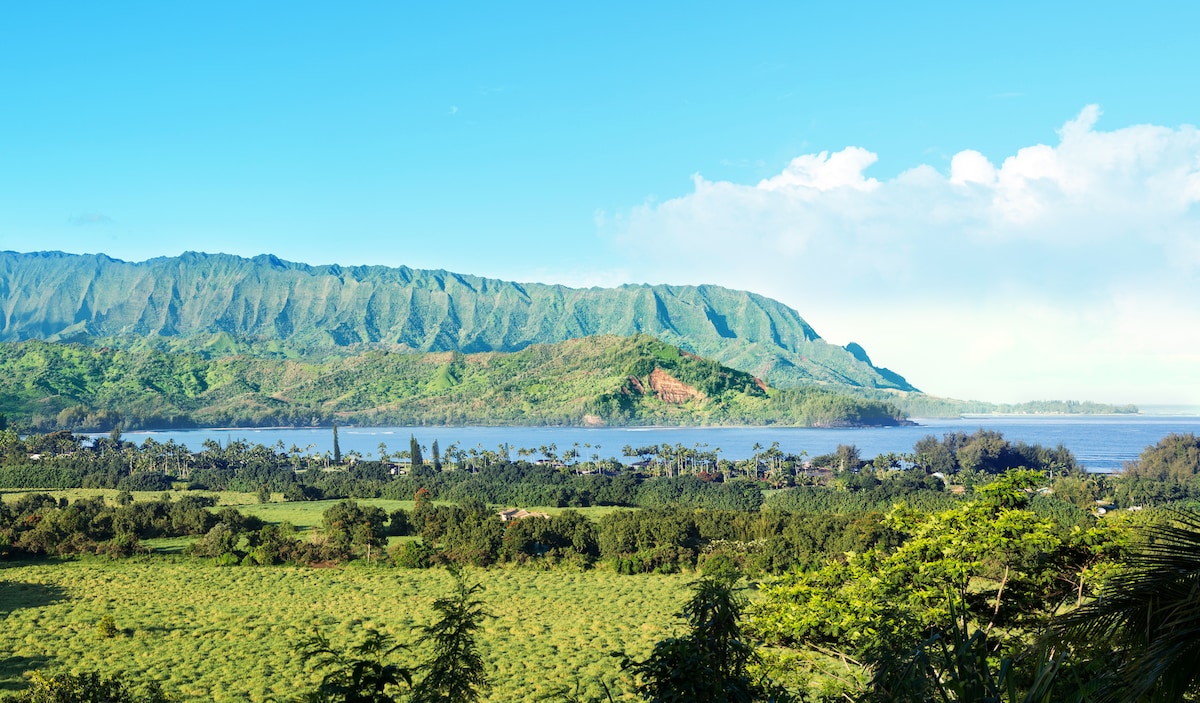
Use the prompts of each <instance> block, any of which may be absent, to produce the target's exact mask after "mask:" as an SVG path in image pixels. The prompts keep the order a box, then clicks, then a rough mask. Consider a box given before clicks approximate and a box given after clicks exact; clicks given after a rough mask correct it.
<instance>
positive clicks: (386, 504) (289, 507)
mask: <svg viewBox="0 0 1200 703" xmlns="http://www.w3.org/2000/svg"><path fill="white" fill-rule="evenodd" d="M118 492H119V491H115V490H112V489H106V488H73V489H69V490H62V491H50V490H46V491H36V490H0V500H3V501H4V502H6V503H12V502H15V501H16V500H17V499H19V498H20V497H21V496H22V495H26V494H28V493H48V494H50V495H52V496H54V497H55V498H66V499H68V500H70V501H72V502H74V501H76V500H78V499H80V498H94V497H96V496H103V497H104V498H105V499H106V500H108V501H109V502H110V503H111V502H113V501H114V500H116V497H117V493H118ZM166 493H167V494H168V495H170V496H171V497H172V498H174V499H178V497H179V496H184V495H203V496H212V497H214V498H216V499H217V507H225V506H233V507H235V508H237V509H238V510H240V511H241V512H243V513H245V514H247V515H255V516H257V517H259V518H261V519H263V520H264V521H266V522H273V523H281V522H290V523H292V525H293V526H294V527H296V528H297V529H301V530H305V529H309V528H312V527H316V526H319V525H320V524H321V515H322V513H324V512H325V511H326V510H328V509H329V508H330V506H332V505H334V504H336V503H338V502H339V501H337V500H312V501H302V502H294V503H287V502H283V496H282V495H281V494H279V493H276V494H274V495H272V496H271V501H272V502H270V503H259V502H258V496H257V494H255V493H237V492H234V491H187V492H183V491H166ZM161 496H162V492H154V491H135V492H134V493H133V499H134V500H136V501H139V502H141V501H151V500H158V499H159V498H160V497H161ZM357 502H358V503H359V504H360V505H375V506H378V507H380V508H383V509H384V510H385V511H387V512H389V513H391V512H392V511H394V510H396V509H398V508H403V509H405V510H409V511H411V510H412V509H413V502H412V501H411V500H383V499H382V498H365V499H360V500H358V501H357ZM434 503H435V504H438V505H443V504H446V501H440V500H435V501H434ZM494 507H495V508H496V509H501V508H512V507H519V508H526V509H528V510H534V511H538V512H543V513H547V514H549V515H557V514H559V513H561V512H563V511H564V510H574V511H576V512H578V513H582V514H583V515H585V516H587V517H589V518H591V519H593V520H599V519H600V518H601V517H604V516H605V515H607V514H609V513H613V512H619V511H623V510H636V508H622V507H616V506H607V505H598V506H593V507H589V508H557V507H554V508H552V507H545V506H536V505H534V506H530V505H497V506H494Z"/></svg>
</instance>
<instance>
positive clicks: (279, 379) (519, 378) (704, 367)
mask: <svg viewBox="0 0 1200 703" xmlns="http://www.w3.org/2000/svg"><path fill="white" fill-rule="evenodd" d="M0 413H4V414H5V415H7V416H8V417H9V418H10V420H13V421H16V422H18V423H19V424H22V425H28V426H31V427H34V428H37V429H42V430H49V429H72V430H93V431H107V430H108V429H111V428H112V427H115V426H118V425H120V426H122V427H124V428H125V429H133V428H143V427H144V428H163V427H182V426H255V425H257V426H264V425H314V424H328V423H331V422H335V421H338V422H344V423H356V424H376V425H378V424H403V425H410V424H417V425H419V424H439V425H442V424H451V425H453V424H493V425H501V424H520V425H579V424H717V423H723V424H763V423H781V424H790V425H813V426H837V425H881V424H882V425H887V424H896V423H897V422H900V421H902V418H901V416H900V414H899V413H898V411H897V410H896V409H895V408H894V407H892V406H890V405H889V404H887V403H883V402H879V401H871V400H861V399H855V398H850V397H847V396H845V395H839V394H837V393H834V392H832V391H830V390H824V389H821V388H817V387H807V388H795V389H789V390H778V389H772V388H770V387H769V386H767V385H766V384H764V383H762V382H761V381H759V380H758V379H756V378H754V377H753V376H751V375H750V374H747V373H744V372H741V371H736V370H734V369H731V368H728V367H725V366H722V365H720V364H718V363H716V362H714V361H711V360H706V359H701V358H699V357H696V356H694V355H691V354H688V353H687V352H683V351H681V350H680V349H678V348H677V347H673V346H671V345H669V344H665V343H663V342H661V341H659V340H657V339H654V338H653V337H650V336H647V335H639V336H636V337H589V338H585V339H577V340H571V341H568V342H563V343H560V344H553V345H534V346H530V347H527V348H526V349H523V350H522V351H519V352H514V353H510V354H503V353H497V352H486V353H478V354H461V353H458V352H442V353H427V354H414V353H392V352H387V351H383V350H371V351H361V352H359V353H358V354H355V355H352V356H345V357H332V358H330V359H327V360H325V361H320V362H313V361H294V360H285V359H267V358H261V357H254V356H219V357H214V358H207V357H204V356H201V355H199V354H195V353H183V352H175V353H168V352H161V351H152V350H131V349H111V348H96V347H90V346H84V345H79V344H53V343H48V342H41V341H26V342H20V343H16V344H0Z"/></svg>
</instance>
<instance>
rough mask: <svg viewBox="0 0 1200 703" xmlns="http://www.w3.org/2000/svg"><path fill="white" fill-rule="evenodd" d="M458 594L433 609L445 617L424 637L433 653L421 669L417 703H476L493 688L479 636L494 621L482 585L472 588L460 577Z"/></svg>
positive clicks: (457, 575) (415, 693)
mask: <svg viewBox="0 0 1200 703" xmlns="http://www.w3.org/2000/svg"><path fill="white" fill-rule="evenodd" d="M454 576H455V579H456V584H455V589H454V593H453V594H451V595H449V596H447V597H445V598H439V599H437V600H436V601H434V603H433V609H434V610H435V611H437V613H438V614H439V615H440V616H441V617H440V618H439V619H438V620H437V621H436V622H434V623H433V624H432V625H428V626H426V627H423V628H421V634H422V636H423V638H424V640H425V642H427V643H428V644H429V645H430V646H431V647H432V649H433V652H432V656H431V658H430V660H429V661H428V662H426V663H425V664H424V665H423V666H422V667H421V669H422V670H423V671H424V677H423V678H422V679H421V681H420V682H419V683H418V684H417V685H416V686H414V687H413V696H412V700H413V701H414V703H475V701H478V700H480V698H481V697H482V696H483V694H484V693H486V692H487V691H488V689H489V688H490V686H491V684H490V682H489V680H488V675H487V672H486V671H484V663H483V656H482V655H481V653H480V651H479V645H478V644H477V643H476V641H475V635H476V633H477V632H478V631H479V629H480V628H481V627H483V623H484V621H485V620H487V619H488V618H490V617H492V615H491V614H490V613H488V612H487V610H486V609H485V607H484V603H483V601H482V600H480V599H479V597H478V596H477V594H478V593H479V591H480V590H482V588H483V587H482V586H480V585H479V584H472V585H468V584H467V582H466V579H465V578H464V577H463V576H462V574H460V573H457V572H456V573H455V574H454Z"/></svg>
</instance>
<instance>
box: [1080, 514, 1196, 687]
mask: <svg viewBox="0 0 1200 703" xmlns="http://www.w3.org/2000/svg"><path fill="white" fill-rule="evenodd" d="M1169 517H1170V519H1169V521H1163V522H1159V523H1157V524H1154V525H1151V526H1149V527H1147V528H1145V531H1144V532H1143V534H1142V536H1141V537H1142V538H1141V540H1140V541H1139V542H1138V543H1137V544H1136V545H1135V546H1134V547H1133V548H1132V549H1131V553H1130V555H1129V556H1128V558H1127V559H1126V560H1125V567H1124V568H1122V569H1121V570H1120V571H1119V572H1117V573H1116V574H1114V575H1113V576H1111V577H1110V578H1109V579H1108V581H1107V582H1106V583H1105V585H1104V587H1103V588H1102V589H1101V592H1100V597H1099V598H1097V599H1096V600H1095V601H1093V602H1091V603H1089V604H1087V605H1084V606H1083V607H1081V608H1079V609H1078V610H1075V611H1074V612H1072V613H1071V614H1069V615H1068V616H1066V618H1065V619H1064V621H1063V623H1062V624H1061V625H1060V626H1059V628H1058V629H1057V634H1058V637H1059V638H1060V639H1062V640H1064V641H1066V642H1068V643H1073V644H1074V645H1075V646H1076V647H1077V648H1079V649H1080V650H1081V653H1082V654H1084V656H1087V654H1088V653H1091V654H1092V656H1094V657H1095V658H1096V660H1097V661H1104V662H1105V668H1106V670H1107V671H1109V672H1110V675H1111V680H1110V681H1108V682H1107V683H1108V685H1107V686H1106V689H1107V690H1106V691H1105V693H1104V695H1103V697H1102V700H1106V701H1122V702H1125V701H1129V702H1132V701H1140V700H1151V701H1182V700H1194V699H1195V698H1194V697H1195V696H1196V695H1197V694H1200V667H1198V666H1197V665H1196V663H1197V661H1200V513H1195V512H1190V511H1171V512H1170V513H1169Z"/></svg>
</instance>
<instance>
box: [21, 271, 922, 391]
mask: <svg viewBox="0 0 1200 703" xmlns="http://www.w3.org/2000/svg"><path fill="white" fill-rule="evenodd" d="M639 333H645V334H649V335H652V336H654V337H657V338H659V339H661V340H663V341H665V342H667V343H669V344H674V345H676V346H679V347H681V348H683V349H685V350H687V351H689V352H692V353H694V354H698V355H700V356H704V357H707V358H713V359H716V360H717V361H719V362H721V363H723V364H726V365H728V366H731V367H733V368H736V369H740V370H742V371H746V372H748V373H751V374H754V375H755V376H758V377H759V378H763V379H765V380H766V381H768V382H769V383H771V384H772V385H774V386H778V387H794V386H797V385H801V384H811V383H821V384H832V385H840V386H858V387H864V388H896V389H902V390H913V388H912V386H911V385H909V384H908V382H907V381H905V380H904V379H903V378H902V377H900V376H899V375H897V374H895V373H892V372H891V371H888V370H886V369H879V368H876V367H875V366H873V365H872V364H871V363H870V359H869V358H868V357H867V355H866V353H865V352H864V351H863V350H862V348H861V347H859V346H858V345H855V344H851V345H847V347H846V348H843V347H839V346H837V345H833V344H829V343H827V342H825V341H824V340H823V339H821V338H820V337H819V336H818V335H817V333H816V332H815V331H814V330H813V329H812V327H810V326H809V325H808V324H807V323H806V322H805V321H804V320H803V319H802V318H801V317H800V315H799V314H798V313H797V312H796V311H795V310H793V309H791V308H789V307H787V306H785V305H783V304H781V303H779V302H777V301H774V300H771V299H769V298H764V297H762V296H759V295H755V294H753V293H748V292H745V291H736V290H730V289H727V288H721V287H719V286H647V285H626V286H621V287H619V288H588V289H575V288H566V287H563V286H552V285H543V284H537V283H528V284H526V283H512V282H508V281H501V280H495V279H488V278H480V277H477V276H468V275H462V274H457V273H450V272H447V271H424V270H417V269H410V268H407V267H400V268H389V267H384V266H356V267H345V268H343V267H341V266H337V265H332V266H308V265H305V264H297V263H292V262H288V261H282V260H280V259H278V258H275V257H274V256H258V257H255V258H253V259H245V258H241V257H237V256H230V255H225V254H215V255H210V254H197V253H187V254H184V255H182V256H179V257H171V258H158V259H151V260H149V261H145V262H140V263H128V262H124V261H118V260H115V259H111V258H109V257H107V256H104V255H103V254H99V255H86V256H76V255H69V254H63V253H61V252H42V253H33V254H22V253H16V252H2V253H0V341H8V342H15V341H21V340H27V339H44V340H48V341H68V342H80V343H87V344H94V345H103V346H114V347H124V348H153V349H159V350H176V351H192V352H198V353H201V354H203V355H206V356H222V355H229V354H236V353H248V354H254V355H256V356H270V357H276V358H294V359H301V358H303V359H319V358H324V357H327V356H329V355H331V354H336V355H354V354H359V353H361V352H363V351H366V350H367V349H368V348H377V349H383V350H393V351H409V352H413V351H415V352H436V351H459V352H462V353H465V354H472V353H479V352H489V351H496V352H513V351H519V350H521V349H524V348H526V347H528V346H530V345H533V344H546V343H557V342H563V341H566V340H568V339H575V338H578V337H586V336H593V335H603V334H614V335H620V336H630V335H634V334H639Z"/></svg>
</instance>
